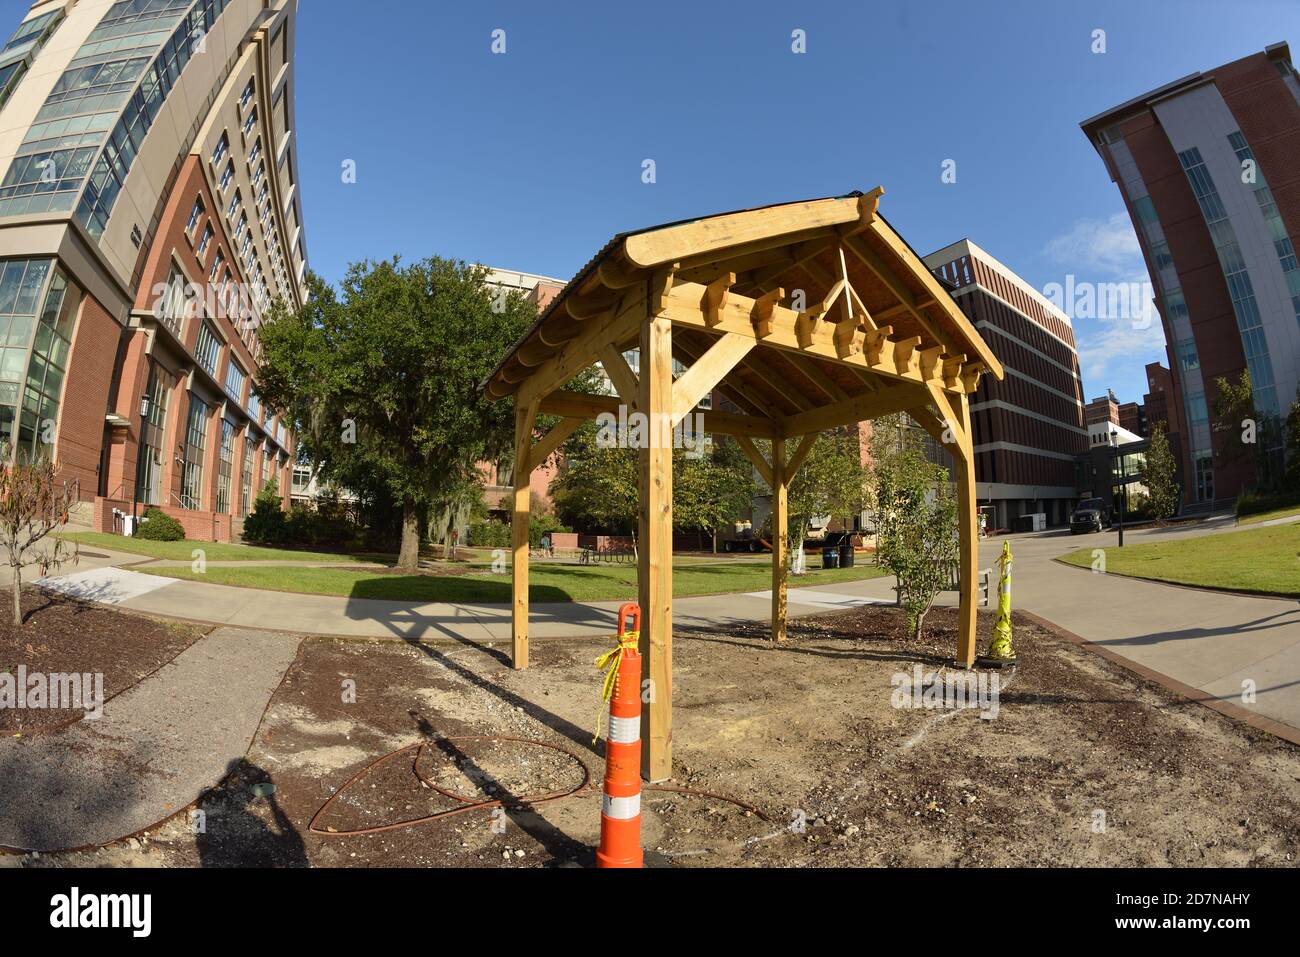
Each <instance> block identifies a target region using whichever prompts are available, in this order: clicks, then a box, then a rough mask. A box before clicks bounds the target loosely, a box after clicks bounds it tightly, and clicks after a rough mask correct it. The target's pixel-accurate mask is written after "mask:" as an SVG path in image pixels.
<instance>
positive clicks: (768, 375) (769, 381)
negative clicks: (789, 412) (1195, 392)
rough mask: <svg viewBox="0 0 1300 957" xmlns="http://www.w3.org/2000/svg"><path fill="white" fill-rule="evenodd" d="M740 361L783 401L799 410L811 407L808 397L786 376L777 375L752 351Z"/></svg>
mask: <svg viewBox="0 0 1300 957" xmlns="http://www.w3.org/2000/svg"><path fill="white" fill-rule="evenodd" d="M755 351H757V350H755ZM741 362H742V363H744V365H746V366H748V367H749V368H750V369H751V370H753V372H754V374H755V375H757V376H758V377H759V378H761V379H762V380H763V384H764V385H766V386H767V387H768V388H769V389H771V390H772V391H773V392H776V393H777V394H778V395H780V396H781V398H783V399H785V401H787V402H789V403H790V404H791V405H792V406H794V407H795V408H796V409H798V410H799V411H800V412H806V411H808V409H810V408H811V407H812V403H811V402H809V401H808V397H807V396H806V395H804V394H803V393H802V392H800V391H799V390H798V389H796V388H794V387H793V386H792V385H791V384H790V380H789V379H788V378H786V377H785V376H783V375H777V373H776V372H775V371H774V370H773V369H772V367H771V366H769V365H768V364H767V363H766V362H764V361H763V360H762V359H759V358H757V357H755V355H754V353H753V352H751V353H750V354H749V355H747V356H745V358H744V359H742V360H741Z"/></svg>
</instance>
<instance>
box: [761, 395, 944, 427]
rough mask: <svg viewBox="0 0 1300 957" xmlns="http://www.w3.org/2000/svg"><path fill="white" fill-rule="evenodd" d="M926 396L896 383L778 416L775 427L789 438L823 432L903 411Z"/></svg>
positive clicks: (920, 401) (923, 400)
mask: <svg viewBox="0 0 1300 957" xmlns="http://www.w3.org/2000/svg"><path fill="white" fill-rule="evenodd" d="M928 398H929V394H928V393H927V392H926V391H925V390H924V389H921V388H918V387H915V386H910V385H909V386H895V387H893V388H891V389H881V390H880V391H879V392H871V393H868V394H866V395H860V396H857V397H856V398H852V399H846V400H845V401H843V402H836V403H833V404H831V405H825V406H822V407H821V408H820V409H813V410H812V411H811V412H801V413H799V414H798V415H791V416H787V417H785V418H783V419H780V420H779V421H778V423H777V427H778V428H779V430H780V433H781V435H782V436H784V437H786V438H790V437H791V436H795V435H808V434H809V433H813V432H825V431H827V430H828V429H835V428H839V427H840V426H842V425H851V424H852V423H854V422H866V421H867V420H869V419H878V418H880V416H882V415H890V414H892V413H894V412H903V411H905V410H907V409H909V408H911V407H913V406H916V405H920V404H921V403H923V402H925V401H926V400H927V399H928Z"/></svg>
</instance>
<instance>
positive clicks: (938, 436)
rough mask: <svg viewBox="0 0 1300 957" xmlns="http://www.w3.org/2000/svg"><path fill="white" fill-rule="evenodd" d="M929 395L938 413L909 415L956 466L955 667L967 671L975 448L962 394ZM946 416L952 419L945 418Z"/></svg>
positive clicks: (972, 626)
mask: <svg viewBox="0 0 1300 957" xmlns="http://www.w3.org/2000/svg"><path fill="white" fill-rule="evenodd" d="M930 392H931V396H932V400H933V401H935V402H936V404H937V405H938V410H939V411H938V412H937V413H936V412H935V411H934V410H933V409H930V408H927V407H920V408H917V409H916V410H909V411H910V412H911V414H912V418H914V419H915V420H916V421H917V422H918V423H919V424H920V425H921V427H922V428H924V429H925V430H926V431H927V432H929V433H930V435H931V436H933V437H934V439H935V440H936V441H938V442H940V443H942V444H943V446H944V448H946V449H947V450H948V451H949V453H950V454H951V455H952V458H953V464H954V465H955V466H956V469H955V470H956V473H957V474H956V475H954V476H953V482H954V485H955V488H956V494H957V539H958V544H957V548H958V557H959V565H960V575H959V577H960V585H959V588H960V597H959V599H958V608H957V615H958V624H957V655H956V663H957V664H958V665H959V666H962V667H966V668H969V667H971V665H973V664H974V663H975V643H976V638H977V635H976V624H977V618H976V614H975V610H976V607H977V605H978V596H977V595H976V593H975V590H976V588H977V587H978V581H977V577H978V575H979V527H978V523H979V508H978V505H977V503H976V500H975V446H974V445H973V444H972V441H971V423H970V400H969V399H968V398H967V397H966V396H965V395H964V394H958V395H953V396H950V395H948V394H947V393H944V392H942V390H939V389H934V388H932V389H931V390H930ZM949 403H951V405H949ZM945 409H946V410H947V411H946V412H945ZM949 414H951V416H952V418H949V417H948V415H949ZM945 432H947V433H950V434H945Z"/></svg>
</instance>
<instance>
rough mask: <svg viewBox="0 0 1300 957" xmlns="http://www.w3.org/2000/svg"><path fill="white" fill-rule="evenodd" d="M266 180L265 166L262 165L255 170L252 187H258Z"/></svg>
mask: <svg viewBox="0 0 1300 957" xmlns="http://www.w3.org/2000/svg"><path fill="white" fill-rule="evenodd" d="M264 179H266V164H265V163H263V164H262V165H261V166H259V167H258V168H257V173H256V174H255V175H254V176H253V185H254V186H260V185H261V183H262V180H264Z"/></svg>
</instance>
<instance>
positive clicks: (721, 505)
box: [673, 438, 757, 552]
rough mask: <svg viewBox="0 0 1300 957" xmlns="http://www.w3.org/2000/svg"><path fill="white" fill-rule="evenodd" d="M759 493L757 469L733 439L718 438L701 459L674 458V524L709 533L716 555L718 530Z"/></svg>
mask: <svg viewBox="0 0 1300 957" xmlns="http://www.w3.org/2000/svg"><path fill="white" fill-rule="evenodd" d="M756 491H757V485H756V483H755V482H754V469H753V467H752V466H751V465H750V464H749V459H747V458H745V453H744V452H742V451H741V450H740V446H738V445H737V444H736V443H735V442H733V441H731V440H730V439H722V438H715V440H714V442H713V444H712V447H711V448H709V449H706V450H704V452H703V453H702V454H701V455H699V456H692V455H689V454H687V453H685V452H681V451H679V452H676V453H675V454H674V455H673V524H674V525H675V526H676V527H677V528H678V529H703V530H704V531H706V532H708V533H709V537H710V538H711V539H712V542H713V551H714V552H716V551H717V550H718V530H719V529H720V528H723V527H724V526H725V525H727V524H728V523H730V522H733V521H735V520H736V518H737V517H738V516H740V515H742V514H744V513H745V512H746V511H747V510H748V509H749V507H750V505H751V503H752V502H753V500H754V493H755V492H756Z"/></svg>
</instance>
